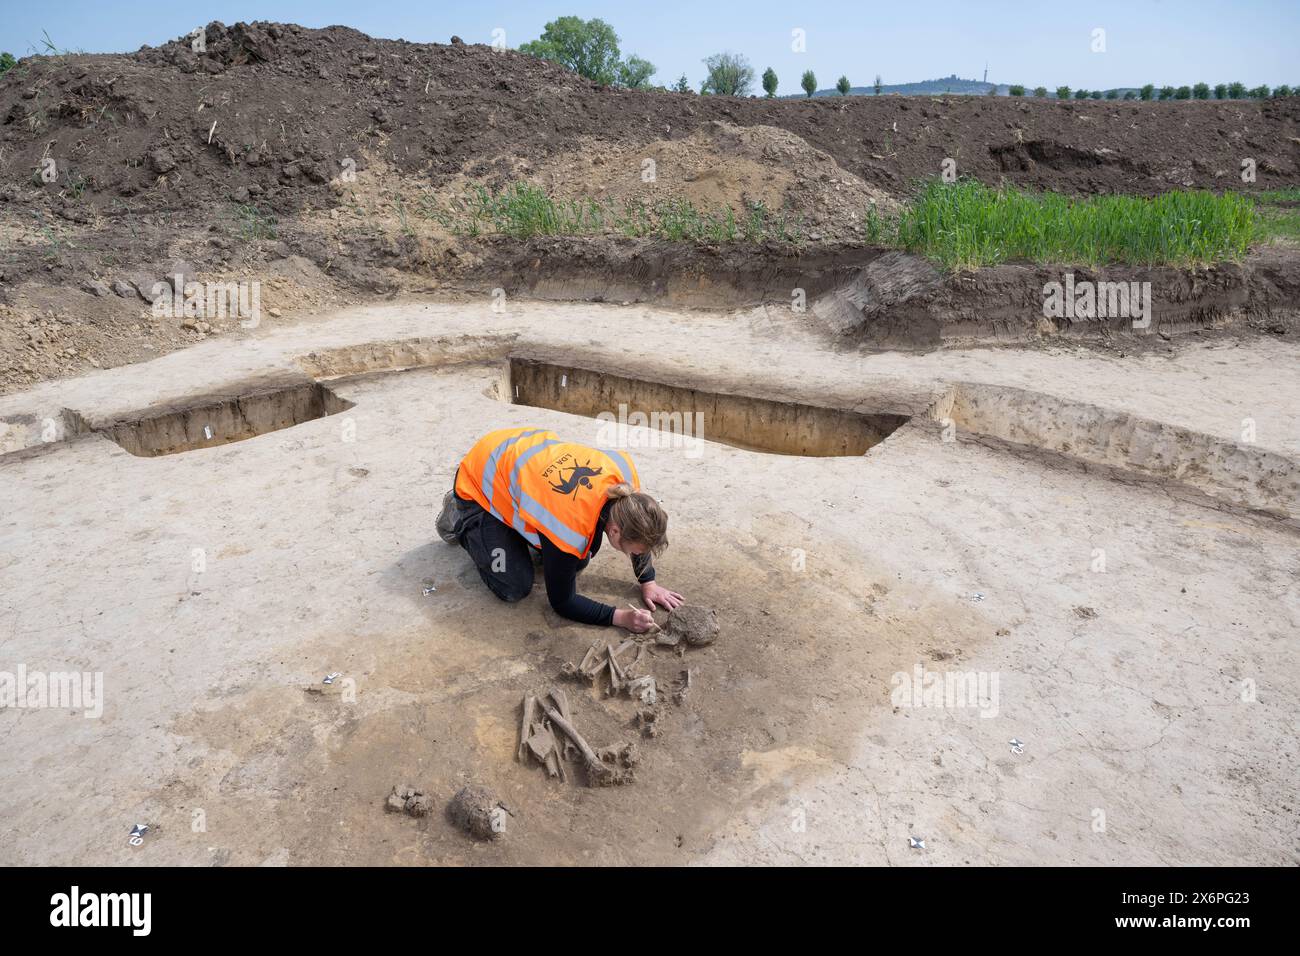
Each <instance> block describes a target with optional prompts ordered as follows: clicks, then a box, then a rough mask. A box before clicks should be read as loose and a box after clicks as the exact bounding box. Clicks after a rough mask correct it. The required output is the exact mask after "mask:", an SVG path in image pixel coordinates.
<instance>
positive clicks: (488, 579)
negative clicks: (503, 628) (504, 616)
mask: <svg viewBox="0 0 1300 956" xmlns="http://www.w3.org/2000/svg"><path fill="white" fill-rule="evenodd" d="M532 572H533V568H532V565H528V566H527V567H525V568H520V569H516V571H515V572H514V573H511V574H501V573H496V574H494V573H492V571H490V570H484V569H481V568H480V569H479V575H480V576H481V577H482V578H483V583H484V584H486V585H487V586H488V589H489V590H490V591H491V592H492V593H493V594H495V595H496V596H497V597H499V598H500V599H501V600H503V601H505V602H506V603H507V604H517V603H518V602H520V601H522V600H523V599H524V598H526V597H528V595H529V594H531V593H532V591H533V573H532Z"/></svg>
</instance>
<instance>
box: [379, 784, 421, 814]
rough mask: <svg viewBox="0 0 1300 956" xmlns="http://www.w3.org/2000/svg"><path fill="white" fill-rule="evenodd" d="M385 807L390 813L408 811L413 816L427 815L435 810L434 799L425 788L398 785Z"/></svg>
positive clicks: (389, 796)
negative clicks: (418, 788) (417, 788)
mask: <svg viewBox="0 0 1300 956" xmlns="http://www.w3.org/2000/svg"><path fill="white" fill-rule="evenodd" d="M384 809H385V810H387V811H388V812H389V813H406V814H410V815H411V816H413V817H427V816H428V815H429V813H430V812H431V811H432V810H433V800H431V799H430V798H429V795H428V794H427V793H425V792H424V791H423V790H416V789H415V788H414V787H404V786H396V787H393V792H392V793H390V794H389V795H388V800H387V801H385V803H384Z"/></svg>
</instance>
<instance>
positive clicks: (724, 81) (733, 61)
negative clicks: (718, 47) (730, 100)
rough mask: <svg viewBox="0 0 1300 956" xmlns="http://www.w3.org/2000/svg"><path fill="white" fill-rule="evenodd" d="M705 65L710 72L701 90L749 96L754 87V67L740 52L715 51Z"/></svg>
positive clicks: (714, 93)
mask: <svg viewBox="0 0 1300 956" xmlns="http://www.w3.org/2000/svg"><path fill="white" fill-rule="evenodd" d="M704 65H705V66H706V67H707V68H708V71H709V74H708V76H707V77H705V80H704V87H703V89H702V90H701V92H704V93H712V94H713V95H714V96H748V95H749V92H750V90H752V89H753V87H754V68H753V67H752V66H750V65H749V61H748V60H747V59H745V58H744V56H742V55H741V54H739V53H715V54H713V56H711V57H709V58H708V59H707V60H705V61H704Z"/></svg>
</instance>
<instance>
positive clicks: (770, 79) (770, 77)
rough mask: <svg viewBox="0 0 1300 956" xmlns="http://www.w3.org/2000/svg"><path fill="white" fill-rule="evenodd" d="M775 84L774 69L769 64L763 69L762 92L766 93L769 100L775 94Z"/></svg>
mask: <svg viewBox="0 0 1300 956" xmlns="http://www.w3.org/2000/svg"><path fill="white" fill-rule="evenodd" d="M776 86H777V79H776V70H774V69H772V68H771V67H770V66H769V67H768V68H767V69H766V70H764V71H763V92H764V93H766V94H767V98H768V99H769V100H770V99H771V98H772V97H774V96H776Z"/></svg>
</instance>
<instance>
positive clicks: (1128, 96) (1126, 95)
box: [1124, 90, 1138, 100]
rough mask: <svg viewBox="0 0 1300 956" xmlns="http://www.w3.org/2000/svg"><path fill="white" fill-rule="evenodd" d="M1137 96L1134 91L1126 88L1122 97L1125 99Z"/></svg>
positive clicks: (1132, 98) (1133, 98)
mask: <svg viewBox="0 0 1300 956" xmlns="http://www.w3.org/2000/svg"><path fill="white" fill-rule="evenodd" d="M1137 98H1138V95H1137V94H1136V93H1134V92H1133V91H1132V90H1126V91H1125V92H1124V99H1126V100H1135V99H1137Z"/></svg>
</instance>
